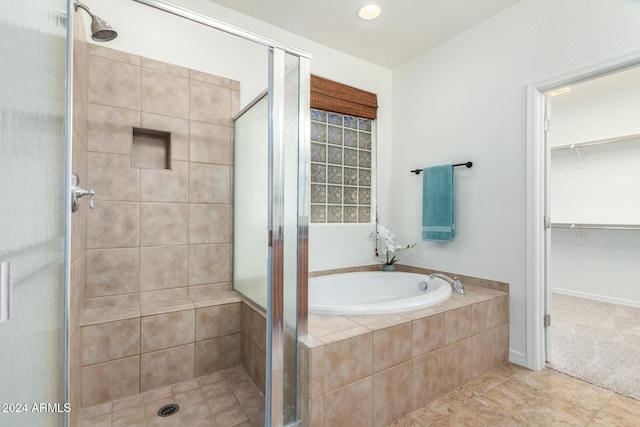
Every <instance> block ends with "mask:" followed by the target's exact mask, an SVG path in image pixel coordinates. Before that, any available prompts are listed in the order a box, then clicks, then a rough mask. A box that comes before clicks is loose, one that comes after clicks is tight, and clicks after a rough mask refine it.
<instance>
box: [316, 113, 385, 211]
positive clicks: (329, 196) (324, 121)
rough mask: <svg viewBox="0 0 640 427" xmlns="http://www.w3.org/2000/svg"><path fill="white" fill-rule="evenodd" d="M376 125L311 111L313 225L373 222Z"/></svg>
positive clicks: (363, 120) (369, 121)
mask: <svg viewBox="0 0 640 427" xmlns="http://www.w3.org/2000/svg"><path fill="white" fill-rule="evenodd" d="M373 133H374V121H373V120H370V119H363V118H359V117H353V116H348V115H344V114H338V113H330V112H326V111H322V110H316V109H312V110H311V222H312V223H356V222H360V223H362V222H365V223H368V222H372V219H371V212H372V209H371V205H372V197H371V195H372V193H373V181H374V180H373V169H374V167H375V165H374V156H373V153H374V147H373V141H374V135H373Z"/></svg>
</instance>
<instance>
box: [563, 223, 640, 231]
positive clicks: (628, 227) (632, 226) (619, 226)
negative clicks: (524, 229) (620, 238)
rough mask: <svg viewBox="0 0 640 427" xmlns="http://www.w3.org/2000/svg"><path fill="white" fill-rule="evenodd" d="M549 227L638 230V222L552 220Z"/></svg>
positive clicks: (639, 229)
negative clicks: (607, 222)
mask: <svg viewBox="0 0 640 427" xmlns="http://www.w3.org/2000/svg"><path fill="white" fill-rule="evenodd" d="M551 228H567V229H570V230H638V231H640V224H578V223H571V222H552V223H551Z"/></svg>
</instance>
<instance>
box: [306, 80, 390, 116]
mask: <svg viewBox="0 0 640 427" xmlns="http://www.w3.org/2000/svg"><path fill="white" fill-rule="evenodd" d="M311 108H315V109H318V110H324V111H331V112H334V113H340V114H347V115H350V116H356V117H363V118H365V119H371V120H375V118H376V113H377V110H378V97H377V96H376V94H374V93H370V92H365V91H363V90H360V89H356V88H354V87H351V86H347V85H343V84H342V83H337V82H334V81H332V80H327V79H324V78H322V77H318V76H314V75H313V74H312V75H311Z"/></svg>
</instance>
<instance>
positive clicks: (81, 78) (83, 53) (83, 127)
mask: <svg viewBox="0 0 640 427" xmlns="http://www.w3.org/2000/svg"><path fill="white" fill-rule="evenodd" d="M81 18H82V17H81V16H80V14H74V20H75V22H74V28H76V30H75V31H74V32H73V36H74V40H73V50H74V55H73V76H74V80H73V136H72V159H73V163H72V169H73V172H76V173H77V174H78V176H80V179H81V182H82V184H83V185H84V183H86V179H87V135H88V119H87V116H88V112H89V104H88V95H89V45H88V43H87V37H86V34H85V31H84V22H83V21H82V19H81ZM87 209H88V203H87V201H86V200H83V201H81V207H80V209H79V210H78V211H76V212H75V213H73V215H72V216H71V278H70V310H69V396H68V398H69V402H70V403H71V408H72V410H71V413H70V414H69V421H70V425H72V426H73V425H76V422H77V419H78V418H77V417H78V414H79V412H80V405H81V402H80V398H81V397H80V384H81V382H82V378H81V375H82V353H81V351H82V341H81V340H82V336H81V335H82V334H81V333H80V327H79V324H80V318H81V316H82V311H83V309H84V305H85V289H86V282H87V254H86V249H87Z"/></svg>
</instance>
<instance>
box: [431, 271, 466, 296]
mask: <svg viewBox="0 0 640 427" xmlns="http://www.w3.org/2000/svg"><path fill="white" fill-rule="evenodd" d="M436 277H437V278H439V279H442V280H444V281H445V282H447V283H448V284H450V285H451V289H453V291H454V292H455V293H457V294H459V295H464V285H463V284H462V282H461V281H460V279H458V278H457V277H454V278H453V279H452V278H451V277H449V276H445V275H444V274H442V273H431V276H429V278H430V279H431V280H433V279H435V278H436Z"/></svg>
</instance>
